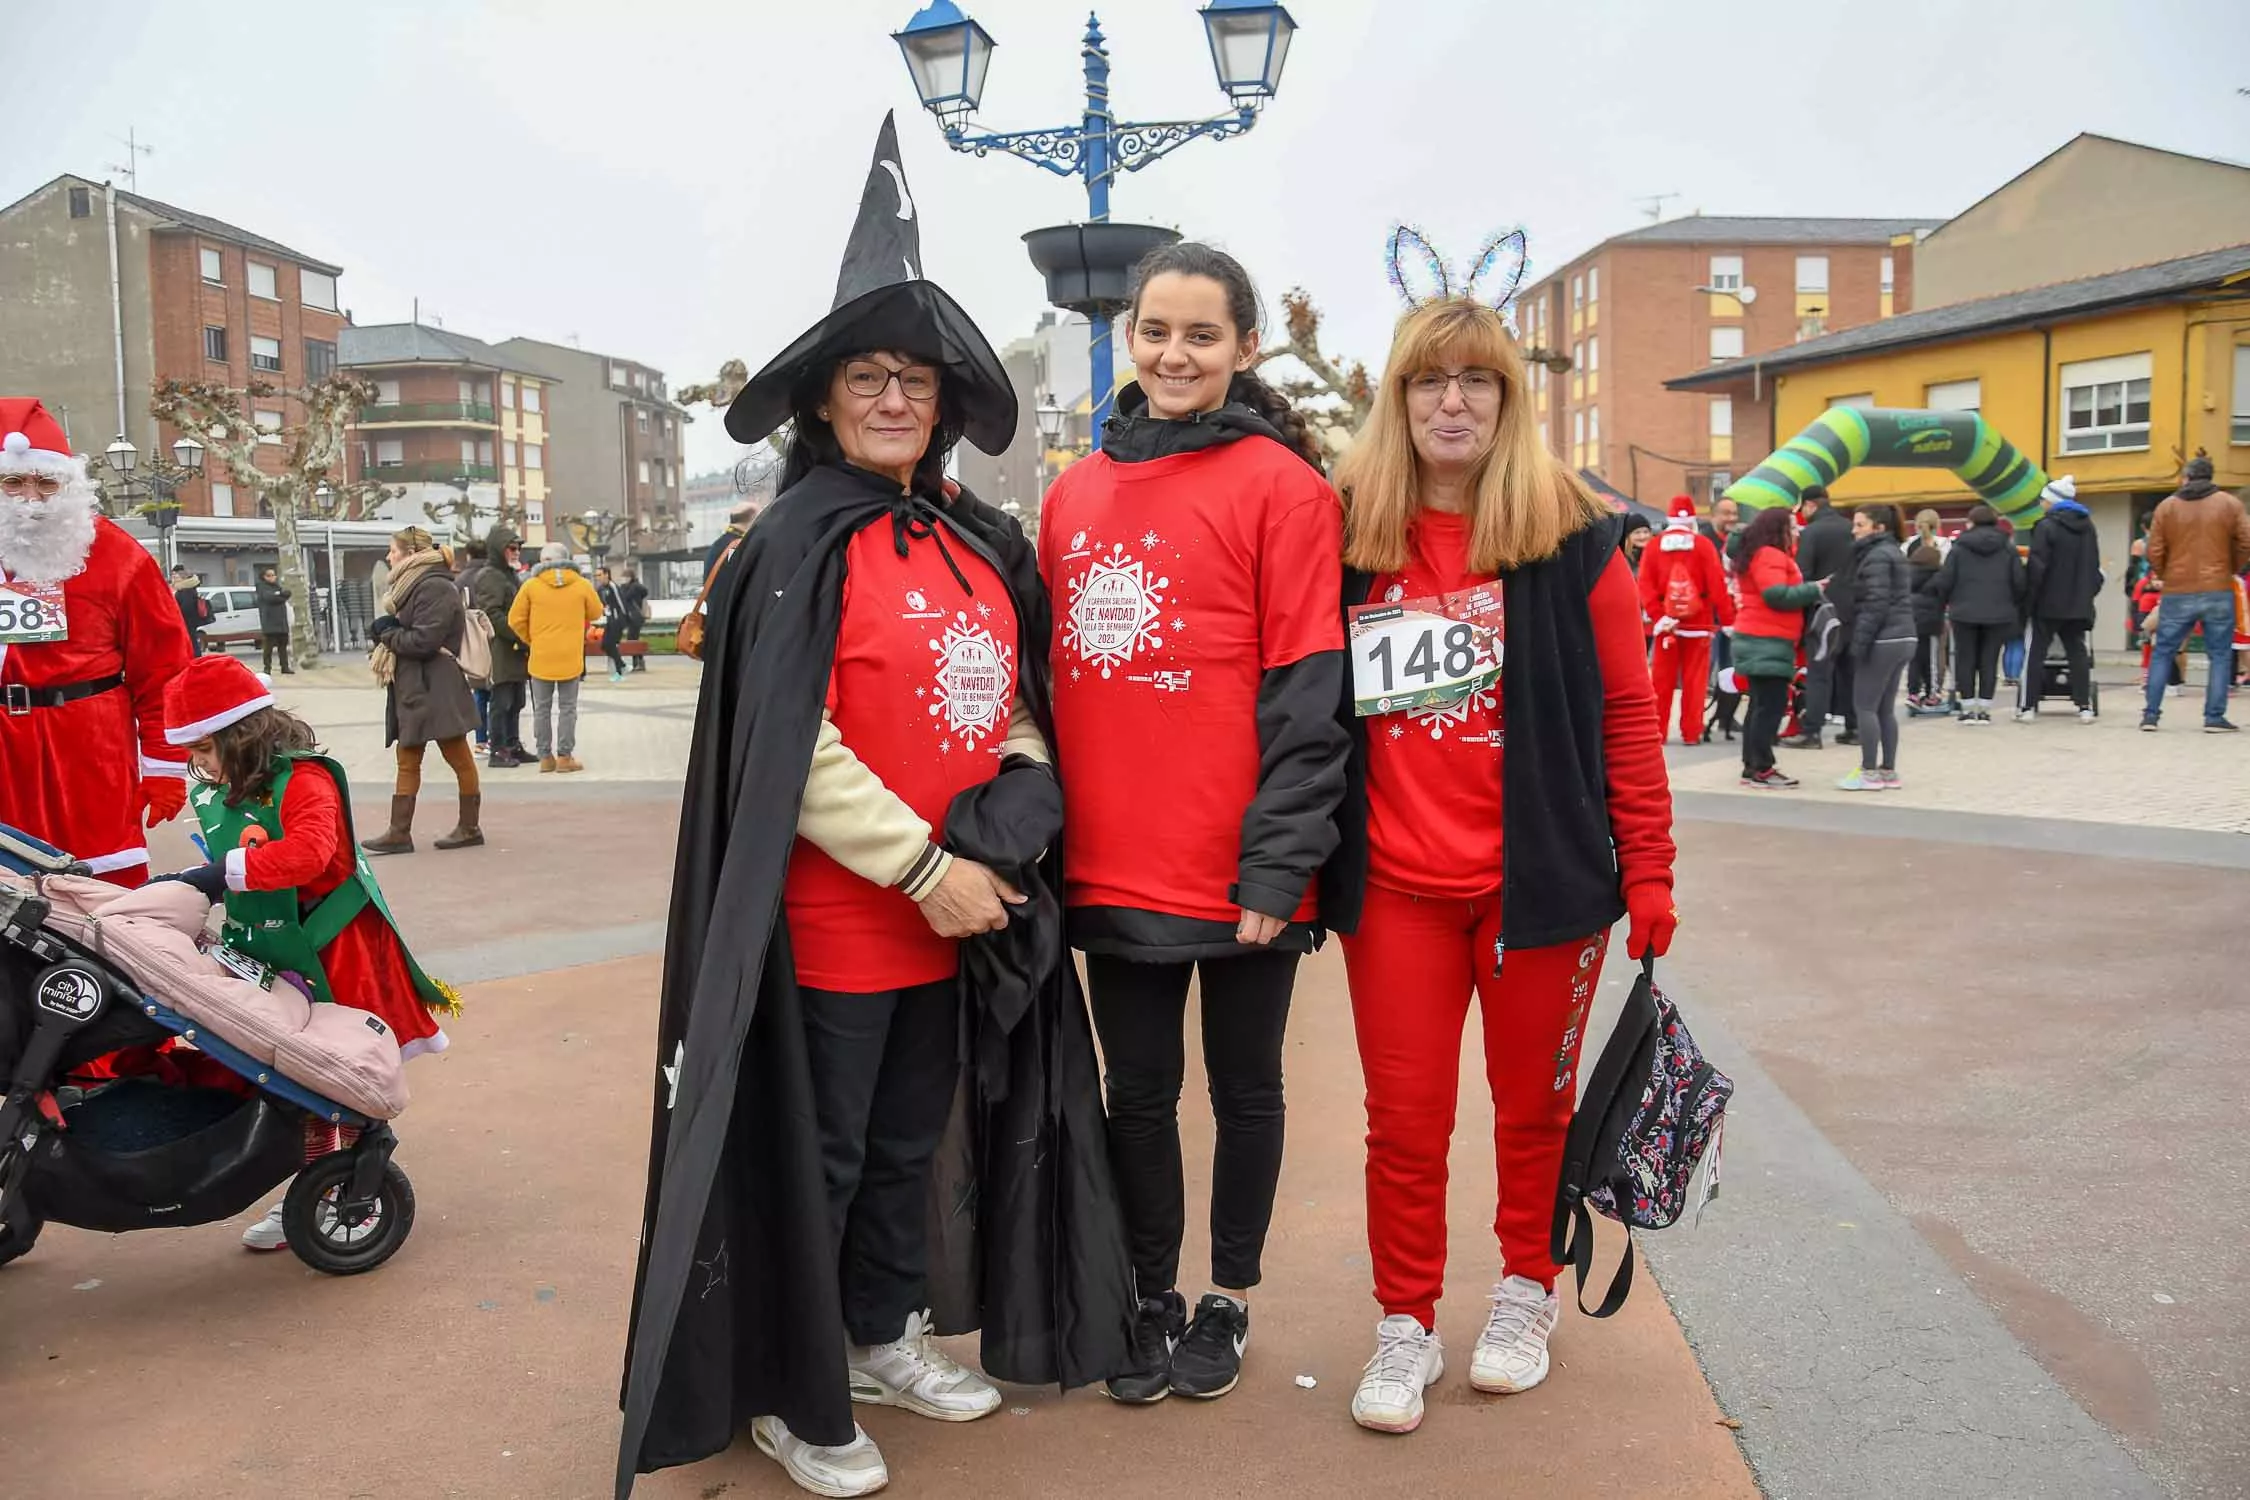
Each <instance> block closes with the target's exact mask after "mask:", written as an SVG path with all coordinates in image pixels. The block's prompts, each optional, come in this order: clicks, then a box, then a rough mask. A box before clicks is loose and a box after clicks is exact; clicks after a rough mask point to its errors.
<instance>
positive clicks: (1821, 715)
mask: <svg viewBox="0 0 2250 1500" xmlns="http://www.w3.org/2000/svg"><path fill="white" fill-rule="evenodd" d="M1850 635H1851V631H1850V629H1849V628H1848V627H1846V626H1842V625H1839V626H1837V627H1836V644H1835V646H1834V648H1833V649H1832V650H1831V651H1830V653H1829V656H1828V660H1826V661H1815V662H1807V663H1806V664H1805V717H1804V728H1803V732H1804V733H1806V734H1826V733H1827V732H1828V715H1829V714H1830V713H1832V712H1833V713H1839V714H1842V715H1843V716H1844V728H1845V729H1846V730H1847V731H1848V730H1849V729H1851V727H1852V653H1851V647H1850V645H1849V639H1850Z"/></svg>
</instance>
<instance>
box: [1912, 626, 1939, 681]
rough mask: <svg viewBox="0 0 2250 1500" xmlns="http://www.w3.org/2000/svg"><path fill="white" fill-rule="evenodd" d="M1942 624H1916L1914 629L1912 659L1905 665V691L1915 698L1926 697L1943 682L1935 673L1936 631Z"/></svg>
mask: <svg viewBox="0 0 2250 1500" xmlns="http://www.w3.org/2000/svg"><path fill="white" fill-rule="evenodd" d="M1944 628H1945V627H1944V626H1942V625H1922V626H1917V627H1916V628H1915V631H1914V659H1913V660H1912V661H1910V662H1908V663H1907V666H1906V691H1907V693H1908V694H1909V695H1910V696H1912V697H1916V698H1927V697H1929V696H1931V695H1932V694H1934V693H1936V692H1937V691H1938V690H1939V689H1940V688H1941V687H1942V686H1943V684H1942V683H1940V682H1939V681H1938V675H1937V643H1938V632H1939V631H1940V630H1942V629H1944Z"/></svg>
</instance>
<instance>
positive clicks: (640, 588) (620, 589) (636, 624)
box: [617, 563, 648, 672]
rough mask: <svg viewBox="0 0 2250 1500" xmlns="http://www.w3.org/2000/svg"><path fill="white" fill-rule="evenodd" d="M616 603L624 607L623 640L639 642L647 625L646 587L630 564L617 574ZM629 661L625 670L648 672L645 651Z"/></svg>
mask: <svg viewBox="0 0 2250 1500" xmlns="http://www.w3.org/2000/svg"><path fill="white" fill-rule="evenodd" d="M617 602H618V603H620V604H622V605H624V606H625V639H627V640H629V641H635V642H637V641H639V640H640V638H641V631H642V629H643V628H644V627H645V626H646V625H647V624H648V585H647V584H645V583H643V582H641V575H640V573H639V571H638V570H637V569H635V568H634V566H633V565H632V564H631V563H627V564H626V565H625V566H624V568H623V569H622V570H620V571H619V573H618V576H617ZM630 660H631V662H632V666H631V667H629V668H628V669H627V670H629V671H634V672H646V671H647V670H648V653H647V652H646V651H642V652H638V653H636V654H635V655H633V656H632V657H631V658H630Z"/></svg>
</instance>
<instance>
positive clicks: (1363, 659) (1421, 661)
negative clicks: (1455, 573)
mask: <svg viewBox="0 0 2250 1500" xmlns="http://www.w3.org/2000/svg"><path fill="white" fill-rule="evenodd" d="M1503 621H1504V614H1503V611H1502V607H1501V602H1500V589H1499V586H1498V585H1493V586H1490V587H1486V588H1473V589H1461V590H1459V591H1457V592H1455V593H1451V594H1440V595H1433V596H1430V597H1426V598H1421V599H1399V600H1392V601H1386V602H1384V603H1381V604H1362V605H1359V606H1357V607H1356V608H1354V609H1353V610H1352V611H1351V656H1352V711H1353V712H1354V713H1356V714H1358V715H1360V716H1361V717H1363V718H1365V717H1368V716H1370V715H1375V714H1394V713H1403V712H1406V711H1407V710H1410V709H1430V708H1448V707H1451V706H1452V705H1453V704H1456V703H1459V702H1461V701H1462V700H1463V699H1465V698H1467V697H1469V696H1470V695H1471V694H1473V693H1479V692H1483V691H1485V690H1486V689H1488V688H1490V687H1491V686H1492V685H1493V684H1494V683H1496V682H1498V681H1499V680H1500V658H1501V653H1502V647H1503V644H1504V636H1505V630H1504V628H1503Z"/></svg>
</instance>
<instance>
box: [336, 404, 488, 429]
mask: <svg viewBox="0 0 2250 1500" xmlns="http://www.w3.org/2000/svg"><path fill="white" fill-rule="evenodd" d="M357 420H358V424H359V425H360V426H362V427H379V426H382V425H383V424H385V423H398V422H476V423H479V424H481V425H483V426H486V427H490V426H492V425H493V415H492V408H491V406H490V405H488V404H487V403H485V402H482V401H401V402H395V403H393V404H392V405H389V406H363V407H361V408H360V409H359V417H358V419H357Z"/></svg>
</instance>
